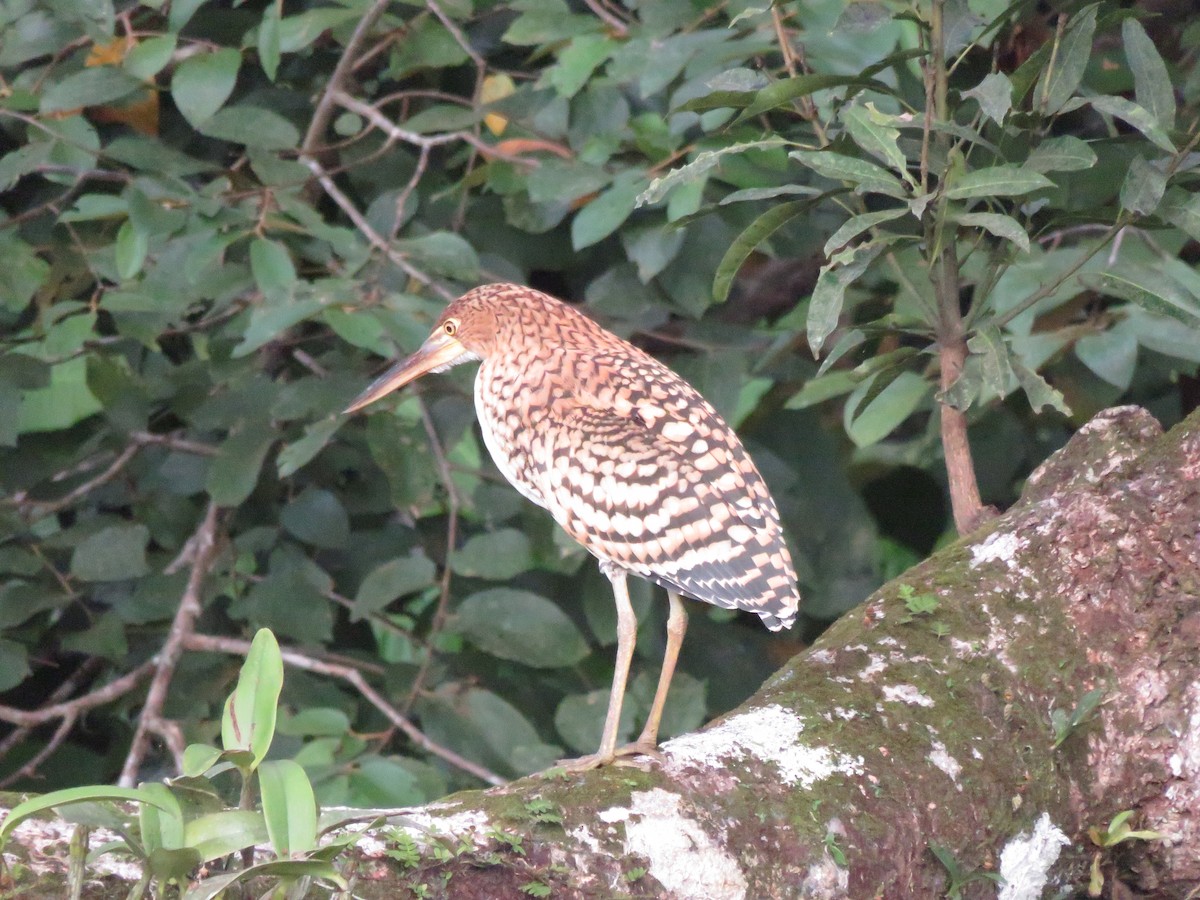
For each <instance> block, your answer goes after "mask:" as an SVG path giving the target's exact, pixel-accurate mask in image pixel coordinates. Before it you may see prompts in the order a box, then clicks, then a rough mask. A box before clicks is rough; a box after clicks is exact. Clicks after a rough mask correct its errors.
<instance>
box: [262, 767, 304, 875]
mask: <svg viewBox="0 0 1200 900" xmlns="http://www.w3.org/2000/svg"><path fill="white" fill-rule="evenodd" d="M258 785H259V790H260V792H261V794H262V810H263V818H264V819H265V820H266V823H267V834H268V835H270V838H271V847H272V849H274V851H275V853H276V854H277V855H278V856H281V857H288V856H292V855H294V854H298V853H309V852H311V851H313V850H315V849H316V847H317V798H316V797H315V796H314V795H313V789H312V782H310V781H309V780H308V775H306V774H305V772H304V769H303V768H301V766H300V765H299V763H297V762H295V761H294V760H290V759H277V760H272V761H271V762H265V763H263V764H262V765H261V766H259V769H258Z"/></svg>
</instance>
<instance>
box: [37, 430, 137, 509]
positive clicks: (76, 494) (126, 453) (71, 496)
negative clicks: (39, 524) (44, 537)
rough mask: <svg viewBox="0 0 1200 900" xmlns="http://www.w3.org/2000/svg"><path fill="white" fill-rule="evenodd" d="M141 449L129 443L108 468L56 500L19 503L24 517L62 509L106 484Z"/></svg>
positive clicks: (119, 472)
mask: <svg viewBox="0 0 1200 900" xmlns="http://www.w3.org/2000/svg"><path fill="white" fill-rule="evenodd" d="M140 449H142V448H141V446H140V445H138V444H130V445H129V446H127V447H126V448H125V449H124V450H122V451H121V452H120V453H118V454H117V458H116V459H114V460H113V461H112V463H110V464H109V466H108V468H107V469H105V470H104V471H103V472H101V473H100V474H99V475H97V476H95V477H94V478H89V479H88V480H87V481H85V482H84V483H83V484H81V485H78V486H77V487H76V488H74V489H73V490H70V491H68V492H67V493H65V494H63V496H61V497H59V498H58V499H57V500H41V501H34V502H32V503H30V504H28V505H27V506H26V505H25V504H22V505H21V512H22V514H23V515H25V516H26V518H37V519H40V518H43V517H45V516H48V515H50V514H51V513H56V512H58V511H59V510H60V509H64V508H66V507H68V506H70V505H71V504H72V503H74V502H75V501H76V500H78V499H80V498H81V497H86V496H87V495H88V494H90V493H91V492H92V491H94V490H95V489H96V488H98V487H100V486H101V485H104V484H107V483H108V482H110V481H112V480H113V479H114V478H116V477H117V476H118V475H119V474H121V470H122V469H124V468H125V467H126V466H127V465H129V463H130V461H131V460H132V459H133V458H134V457H135V456H136V455H137V452H138V451H139V450H140Z"/></svg>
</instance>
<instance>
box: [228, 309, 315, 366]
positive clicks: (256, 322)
mask: <svg viewBox="0 0 1200 900" xmlns="http://www.w3.org/2000/svg"><path fill="white" fill-rule="evenodd" d="M325 302H326V301H325V299H324V298H322V297H319V296H315V297H304V298H303V299H300V298H295V297H282V296H279V295H276V296H275V297H274V298H272V302H270V303H259V304H256V305H255V306H254V309H253V312H251V313H250V324H249V325H248V326H247V327H246V330H245V331H244V332H242V342H241V343H240V344H238V345H237V346H236V347H234V348H233V358H234V359H241V358H242V357H243V356H249V355H250V354H251V353H253V352H254V351H255V350H257V349H259V348H260V347H262V346H264V345H266V344H268V343H270V342H271V341H273V340H275V339H276V338H277V337H279V336H280V335H281V334H282V333H283V332H285V331H287V330H288V329H289V328H291V327H292V326H293V325H296V324H297V323H299V322H303V321H304V320H305V319H307V318H309V317H310V316H313V315H315V314H316V313H318V312H320V311H321V310H323V309H324V308H325Z"/></svg>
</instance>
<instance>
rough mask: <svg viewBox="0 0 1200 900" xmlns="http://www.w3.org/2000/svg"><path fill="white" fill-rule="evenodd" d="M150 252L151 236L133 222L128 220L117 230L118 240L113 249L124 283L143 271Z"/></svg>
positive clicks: (118, 272)
mask: <svg viewBox="0 0 1200 900" xmlns="http://www.w3.org/2000/svg"><path fill="white" fill-rule="evenodd" d="M149 250H150V235H149V234H148V233H147V232H145V231H142V230H141V229H140V228H137V227H136V226H135V225H134V224H133V221H132V220H129V219H126V220H125V221H124V222H122V223H121V227H120V228H119V229H118V230H117V240H116V243H115V245H114V247H113V251H114V253H115V254H116V264H117V274H118V275H119V276H120V277H121V280H122V281H128V280H129V279H131V278H133V277H134V276H136V275H137V274H138V272H140V271H142V266H143V265H145V263H146V254H147V253H148V252H149Z"/></svg>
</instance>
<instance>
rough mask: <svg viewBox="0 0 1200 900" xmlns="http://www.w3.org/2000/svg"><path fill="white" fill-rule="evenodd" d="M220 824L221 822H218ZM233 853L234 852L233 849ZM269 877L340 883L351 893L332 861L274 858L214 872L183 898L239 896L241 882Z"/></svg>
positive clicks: (282, 882) (282, 881)
mask: <svg viewBox="0 0 1200 900" xmlns="http://www.w3.org/2000/svg"><path fill="white" fill-rule="evenodd" d="M217 825H218V826H219V823H217ZM230 852H233V851H230ZM259 878H262V879H266V880H267V883H268V884H276V883H277V884H279V885H290V884H295V883H298V882H301V881H302V880H303V879H312V880H314V881H315V880H317V879H320V880H321V881H328V882H331V883H332V884H335V885H337V886H338V887H339V888H341V890H342V891H344V892H349V890H350V885H349V884H348V883H347V881H346V879H344V878H343V877H342V876H341V875H340V874H339V873H338V871H337V870H336V869H335V868H334V867H333V864H332V863H328V862H326V861H325V860H322V859H274V860H269V861H268V862H262V863H258V864H257V865H253V866H247V867H246V868H244V869H238V870H237V871H236V872H229V873H226V874H222V875H213V876H211V877H209V878H205V879H204V880H203V881H200V882H198V883H196V884H195V885H193V886H192V887H189V888H188V889H187V893H185V894H184V895H183V898H182V900H218V898H219V897H228V896H231V895H233V896H236V895H237V894H238V892H237V891H230V888H232V887H233V886H234V885H236V884H237V883H238V882H239V881H240V882H253V881H254V880H255V879H259Z"/></svg>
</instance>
